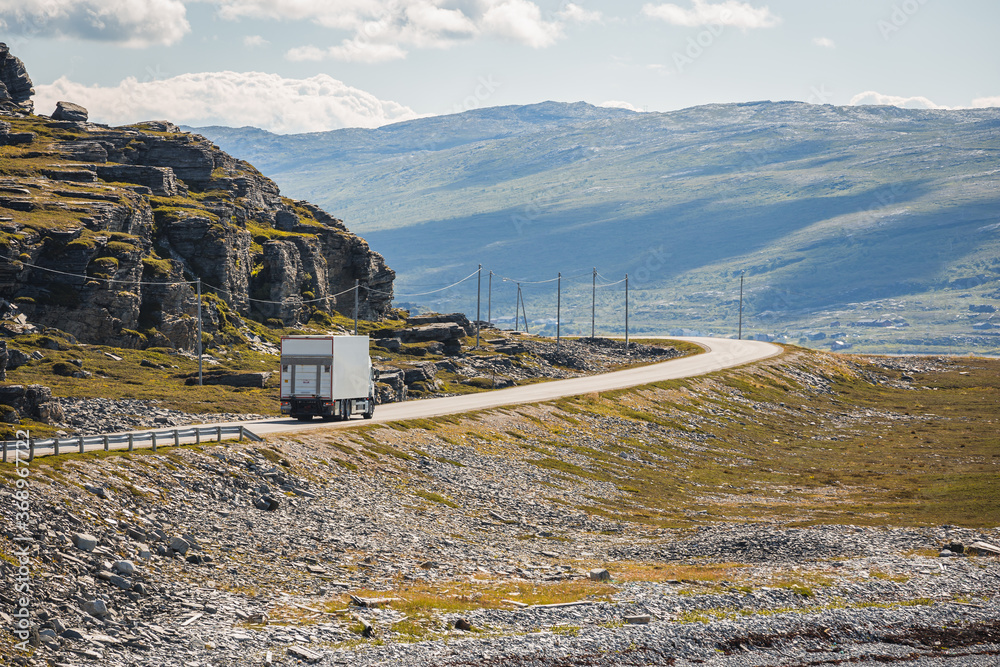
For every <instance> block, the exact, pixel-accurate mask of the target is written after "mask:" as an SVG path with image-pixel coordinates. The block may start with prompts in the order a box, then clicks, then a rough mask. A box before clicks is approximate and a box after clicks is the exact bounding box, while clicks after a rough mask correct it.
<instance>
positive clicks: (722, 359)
mask: <svg viewBox="0 0 1000 667" xmlns="http://www.w3.org/2000/svg"><path fill="white" fill-rule="evenodd" d="M642 338H662V339H670V340H686V341H690V342H692V343H696V344H698V345H700V346H702V347H703V348H705V350H706V352H705V353H703V354H698V355H694V356H691V357H682V358H680V359H672V360H670V361H662V362H660V363H658V364H651V365H649V366H640V367H638V368H629V369H627V370H622V371H614V372H612V373H604V374H602V375H591V376H588V377H579V378H571V379H569V380H554V381H552V382H540V383H538V384H532V385H527V386H525V387H511V388H509V389H498V390H497V391H489V392H483V393H479V394H466V395H464V396H449V397H447V398H429V399H424V400H418V401H407V402H404V403H389V404H386V405H380V406H378V407H377V408H375V417H374V418H373V419H370V420H362V419H360V418H358V417H355V418H352V419H351V420H349V421H347V422H322V421H318V420H317V421H315V422H300V421H296V420H291V419H281V418H277V419H267V420H261V421H256V422H244V424H245V425H246V426H247V428H249V429H250V430H252V431H253V432H254V433H256V434H257V435H267V434H274V433H290V432H294V431H305V430H312V429H316V428H345V427H349V426H357V425H359V424H361V423H365V424H371V423H379V422H388V421H399V420H403V419H423V418H427V417H440V416H441V415H450V414H455V413H459V412H469V411H472V410H483V409H487V408H496V407H500V406H503V405H518V404H523V403H537V402H539V401H551V400H554V399H557V398H564V397H566V396H578V395H580V394H588V393H591V392H600V391H611V390H614V389H624V388H625V387H635V386H638V385H643V384H649V383H651V382H660V381H661V380H676V379H679V378H686V377H692V376H695V375H704V374H706V373H711V372H713V371H717V370H722V369H724V368H732V367H734V366H741V365H743V364H747V363H750V362H753V361H759V360H760V359H766V358H767V357H772V356H774V355H776V354H780V353H781V348H780V347H778V346H777V345H772V344H770V343H762V342H758V341H751V340H731V339H728V338H681V337H678V336H642Z"/></svg>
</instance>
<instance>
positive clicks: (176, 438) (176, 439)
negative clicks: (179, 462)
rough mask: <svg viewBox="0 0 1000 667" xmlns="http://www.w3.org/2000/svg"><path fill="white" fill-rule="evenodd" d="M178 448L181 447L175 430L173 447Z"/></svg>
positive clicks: (179, 438)
mask: <svg viewBox="0 0 1000 667" xmlns="http://www.w3.org/2000/svg"><path fill="white" fill-rule="evenodd" d="M180 446H181V434H180V433H178V432H177V429H174V447H180Z"/></svg>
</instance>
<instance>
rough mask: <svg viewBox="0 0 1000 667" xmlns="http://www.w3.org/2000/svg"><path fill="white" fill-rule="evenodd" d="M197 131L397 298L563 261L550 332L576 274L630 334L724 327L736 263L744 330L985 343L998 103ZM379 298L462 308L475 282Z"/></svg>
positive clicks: (579, 300)
mask: <svg viewBox="0 0 1000 667" xmlns="http://www.w3.org/2000/svg"><path fill="white" fill-rule="evenodd" d="M197 131H198V132H200V133H202V134H204V135H206V136H207V137H209V138H210V139H212V140H213V141H215V142H216V143H217V144H219V145H220V147H222V148H223V149H225V150H227V151H229V152H231V153H233V154H234V155H237V156H239V157H241V158H245V159H247V160H249V161H251V162H253V163H254V164H256V165H257V166H258V167H259V168H261V169H262V171H264V173H266V174H267V175H268V176H270V177H272V178H274V179H275V180H276V181H277V182H278V183H279V184H280V186H281V188H282V190H283V191H284V192H288V193H289V194H290V195H292V196H294V197H301V198H307V199H309V200H311V201H315V202H317V203H319V204H320V205H321V206H323V207H324V208H327V209H328V210H332V211H334V212H336V214H337V215H338V216H341V217H343V218H344V219H346V220H348V221H350V224H351V226H352V229H355V230H357V231H358V233H360V234H361V235H363V236H364V237H365V238H366V239H367V240H368V241H369V243H370V244H371V246H372V248H374V249H376V250H378V251H379V252H381V253H382V254H383V255H384V256H385V257H386V260H387V262H388V263H389V264H390V265H392V266H393V267H394V268H395V269H396V270H397V275H398V278H397V282H396V290H397V294H401V295H405V294H412V293H421V292H426V291H428V290H430V289H433V288H434V287H436V286H441V285H446V284H449V283H451V282H454V281H455V280H457V279H459V278H462V277H464V276H466V275H468V274H469V273H470V272H471V271H473V270H475V268H476V266H477V265H478V264H479V263H482V264H483V266H484V268H485V269H486V270H489V269H492V270H494V271H495V272H497V273H499V274H501V275H504V276H509V277H513V278H524V279H527V280H540V279H547V278H552V277H555V275H556V272H558V271H562V272H563V274H564V275H566V276H567V279H566V280H565V281H564V291H563V303H562V305H563V309H562V316H563V330H562V331H563V333H564V334H565V333H567V332H570V333H572V332H581V333H589V330H590V299H591V267H597V269H598V270H599V271H600V273H601V275H602V276H606V277H607V280H606V281H604V280H601V281H600V282H610V281H615V280H619V279H620V278H622V277H623V275H624V274H625V273H626V272H627V273H629V274H630V278H631V280H630V287H631V288H632V293H631V295H630V296H631V305H632V312H631V313H630V324H631V328H632V330H633V331H634V332H636V333H640V332H650V333H654V332H656V333H658V332H675V333H676V332H678V331H680V330H684V331H687V332H699V333H715V334H720V335H730V334H735V333H736V329H737V311H738V293H739V275H740V273H741V272H745V281H746V282H745V289H746V291H745V301H744V330H745V332H747V333H748V334H749V335H759V336H776V337H778V338H779V339H781V338H785V339H787V340H790V341H792V342H803V343H807V344H810V345H815V346H822V347H830V346H831V345H832V344H833V341H843V342H844V343H845V344H847V345H850V346H852V347H853V349H855V350H879V351H903V350H905V351H937V352H962V351H969V350H974V351H977V352H980V353H995V352H997V351H1000V315H996V314H995V313H993V312H992V310H991V309H992V308H993V307H994V306H995V305H996V304H997V299H998V297H1000V207H998V204H1000V159H998V150H1000V110H998V109H982V110H961V111H919V110H904V109H898V108H895V107H834V106H829V105H827V106H818V105H807V104H802V103H796V102H780V103H771V102H760V103H750V104H727V105H710V106H704V107H696V108H692V109H685V110H682V111H676V112H669V113H644V114H639V113H633V112H628V111H623V110H620V109H602V108H597V107H592V106H589V105H586V104H582V103H578V104H572V105H570V104H558V103H551V102H549V103H544V104H538V105H532V106H526V107H497V108H491V109H483V110H476V111H470V112H466V113H463V114H458V115H454V116H443V117H435V118H427V119H419V120H415V121H409V122H406V123H399V124H395V125H391V126H387V127H383V128H379V129H376V130H360V129H350V130H339V131H334V132H326V133H318V134H308V135H295V136H279V135H273V134H269V133H267V132H263V131H261V130H257V129H254V128H241V129H229V128H201V129H198V130H197ZM494 289H495V298H494V309H493V314H494V315H495V316H496V315H500V316H508V317H510V316H512V315H513V308H514V288H513V286H512V285H510V284H509V283H503V282H500V281H497V280H495V281H494ZM484 290H485V281H484ZM620 290H621V286H616V287H611V288H605V289H602V290H599V303H598V308H599V312H598V316H597V320H598V329H599V330H603V331H605V332H608V333H616V332H620V331H621V329H622V325H623V316H622V313H621V309H622V307H623V303H624V299H623V294H622V293H621V291H620ZM524 294H525V302H526V312H527V315H528V319H529V321H531V320H537V322H535V323H534V324H533V326H532V330H533V331H534V330H536V329H539V328H541V327H543V326H544V320H546V319H551V318H554V317H555V314H556V298H555V297H556V294H555V284H553V283H549V284H545V285H527V286H525V287H524ZM399 302H404V303H403V305H405V304H406V303H407V302H408V303H409V304H410V305H412V306H413V307H416V308H433V309H436V310H465V311H466V312H474V310H475V283H474V282H470V283H465V284H463V285H462V286H460V287H458V288H455V289H453V290H449V291H447V292H444V293H442V294H437V295H427V296H422V297H410V298H407V297H405V296H404V297H400V299H399V300H398V302H397V303H399ZM484 307H485V306H484ZM543 330H554V327H553V326H551V325H549V326H548V327H547V328H546V329H543ZM838 347H839V346H838Z"/></svg>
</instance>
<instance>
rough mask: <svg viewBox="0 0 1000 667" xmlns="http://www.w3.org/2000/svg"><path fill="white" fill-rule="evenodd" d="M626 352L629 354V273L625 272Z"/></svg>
mask: <svg viewBox="0 0 1000 667" xmlns="http://www.w3.org/2000/svg"><path fill="white" fill-rule="evenodd" d="M625 354H628V274H627V273H626V274H625Z"/></svg>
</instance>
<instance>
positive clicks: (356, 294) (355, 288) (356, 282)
mask: <svg viewBox="0 0 1000 667" xmlns="http://www.w3.org/2000/svg"><path fill="white" fill-rule="evenodd" d="M354 335H355V336H357V335H358V279H357V278H355V279H354Z"/></svg>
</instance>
